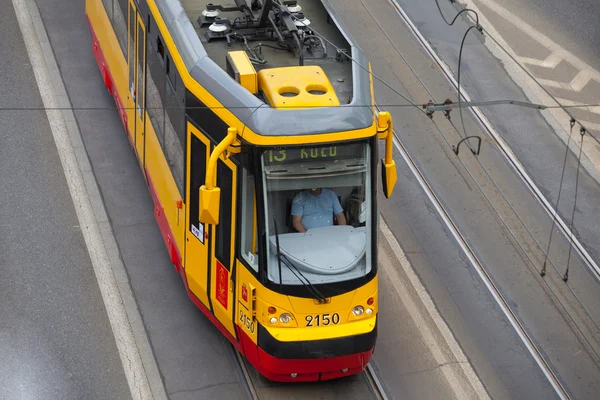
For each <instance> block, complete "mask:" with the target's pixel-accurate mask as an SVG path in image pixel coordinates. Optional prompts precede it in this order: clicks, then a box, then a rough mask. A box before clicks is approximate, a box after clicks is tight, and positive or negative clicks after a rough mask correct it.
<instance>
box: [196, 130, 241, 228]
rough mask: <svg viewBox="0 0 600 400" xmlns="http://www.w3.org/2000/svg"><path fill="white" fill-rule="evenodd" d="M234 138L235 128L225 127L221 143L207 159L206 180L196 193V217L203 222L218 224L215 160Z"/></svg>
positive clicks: (218, 198) (219, 201) (219, 200)
mask: <svg viewBox="0 0 600 400" xmlns="http://www.w3.org/2000/svg"><path fill="white" fill-rule="evenodd" d="M236 138H237V129H236V128H233V127H229V128H227V135H226V136H225V138H224V139H223V140H222V141H221V143H219V144H218V145H217V147H215V149H214V150H213V151H212V153H211V154H210V158H209V159H208V164H207V166H206V180H205V182H204V185H202V186H200V191H199V193H198V196H199V198H200V206H199V208H200V209H199V212H198V216H199V218H198V219H199V220H200V222H202V223H203V224H209V225H218V224H219V211H220V210H219V208H220V205H221V189H220V188H219V187H218V186H217V176H216V174H217V160H218V159H219V157H221V155H222V154H223V153H224V152H225V151H226V150H227V148H228V147H229V146H231V145H232V144H233V142H234V141H235V139H236Z"/></svg>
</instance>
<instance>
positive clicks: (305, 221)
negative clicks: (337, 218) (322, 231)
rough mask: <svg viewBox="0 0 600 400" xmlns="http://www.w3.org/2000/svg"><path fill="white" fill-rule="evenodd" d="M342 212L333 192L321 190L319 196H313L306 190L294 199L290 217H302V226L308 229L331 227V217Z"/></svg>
mask: <svg viewBox="0 0 600 400" xmlns="http://www.w3.org/2000/svg"><path fill="white" fill-rule="evenodd" d="M342 211H343V209H342V206H341V205H340V202H339V200H338V198H337V196H336V194H335V192H334V191H333V190H330V189H323V190H322V191H321V194H320V195H318V196H317V195H313V194H310V193H309V192H308V190H305V191H302V192H300V193H298V194H297V195H296V197H294V201H293V203H292V215H293V216H301V217H302V225H303V226H304V227H305V228H306V230H308V229H312V228H318V227H320V226H330V225H333V215H334V214H336V215H337V214H339V213H341V212H342Z"/></svg>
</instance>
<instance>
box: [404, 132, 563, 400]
mask: <svg viewBox="0 0 600 400" xmlns="http://www.w3.org/2000/svg"><path fill="white" fill-rule="evenodd" d="M394 144H395V146H396V148H397V149H398V151H399V152H400V154H401V155H402V158H403V159H404V161H405V162H406V164H407V165H408V167H409V168H410V170H411V172H412V173H413V175H414V176H415V177H416V178H417V181H418V182H419V184H420V185H421V187H422V188H423V190H424V191H425V193H426V194H427V197H428V198H429V200H430V201H431V202H432V204H433V206H434V207H435V209H436V211H437V212H438V214H439V215H440V217H441V218H442V219H443V220H444V223H445V224H446V226H447V227H448V229H449V230H450V232H452V235H453V236H454V238H455V239H456V241H457V243H458V245H459V246H460V247H461V249H462V251H463V252H464V253H465V255H466V256H467V258H468V259H469V261H470V263H471V265H472V266H473V268H474V269H475V270H476V271H477V273H478V275H479V277H480V278H481V280H482V281H483V283H484V284H485V285H486V287H487V288H488V290H489V292H490V293H491V295H492V297H493V298H494V300H496V303H497V304H498V305H499V306H500V308H501V309H502V311H503V312H504V315H505V316H506V317H507V318H508V320H509V322H510V323H511V325H512V326H513V328H514V329H515V331H516V332H517V334H518V335H519V337H520V338H521V341H522V342H523V344H524V345H525V347H527V350H528V351H529V353H530V354H531V355H532V356H533V358H534V359H535V361H536V363H537V364H538V366H539V367H540V369H541V370H542V372H543V373H544V375H545V376H546V378H547V379H548V381H549V382H550V384H551V385H552V387H553V388H554V390H555V391H556V393H557V394H558V396H559V397H560V398H561V399H570V398H571V397H570V396H569V394H568V392H567V390H566V389H565V387H564V386H563V384H562V382H561V381H560V379H559V378H558V376H557V375H556V374H555V373H554V371H552V369H551V367H550V364H549V363H548V362H547V361H546V359H545V358H544V356H543V354H542V353H541V352H540V350H539V349H538V348H537V346H536V344H535V342H534V341H533V339H532V338H531V336H530V335H529V333H527V330H526V329H525V327H524V326H523V324H522V323H521V322H520V321H519V318H518V317H517V315H516V314H515V313H514V312H513V311H512V310H511V308H510V306H509V305H508V302H507V301H506V300H505V299H504V297H503V296H502V294H501V292H500V290H499V289H498V287H497V286H496V284H495V283H494V282H493V280H492V278H491V277H490V276H489V274H488V273H487V272H486V271H485V269H484V267H483V264H482V263H481V262H480V261H479V259H478V258H477V256H476V255H475V253H474V252H473V250H472V249H471V247H470V246H469V244H468V243H467V241H466V239H465V238H464V236H463V235H462V234H461V233H460V231H459V230H458V226H457V225H456V224H455V223H454V221H453V220H452V218H451V217H450V215H449V213H448V212H447V211H446V209H445V208H444V206H443V205H442V203H441V201H440V200H439V198H438V196H437V195H436V194H435V193H434V191H433V189H432V187H431V186H430V185H429V183H428V182H427V180H426V179H425V176H424V175H423V173H422V172H421V170H420V169H419V167H417V165H416V163H415V162H414V160H413V159H412V157H411V156H410V155H409V154H408V151H407V149H406V148H405V147H404V145H403V144H402V142H401V141H400V138H399V136H398V134H397V133H396V132H394Z"/></svg>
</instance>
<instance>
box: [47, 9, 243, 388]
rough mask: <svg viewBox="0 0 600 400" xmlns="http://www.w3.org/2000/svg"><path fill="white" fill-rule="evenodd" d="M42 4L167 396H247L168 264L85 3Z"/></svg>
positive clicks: (222, 343)
mask: <svg viewBox="0 0 600 400" xmlns="http://www.w3.org/2000/svg"><path fill="white" fill-rule="evenodd" d="M37 5H38V7H39V9H40V14H41V16H42V20H43V22H44V25H45V26H46V30H47V32H48V36H49V39H50V42H51V45H52V48H53V50H54V54H55V56H56V59H57V62H58V64H59V69H60V72H61V74H62V77H63V80H64V82H65V87H66V89H67V92H68V94H69V97H70V101H71V104H73V107H74V108H75V109H76V110H75V116H76V119H77V123H78V125H79V129H80V131H81V134H82V137H83V141H84V144H85V146H86V150H87V152H88V156H89V158H90V162H91V164H92V168H93V171H94V174H95V176H96V180H97V182H98V185H99V187H100V190H101V194H102V197H103V200H104V202H105V207H106V209H107V212H108V216H109V219H110V221H111V224H112V228H113V231H114V233H115V236H116V239H117V244H118V246H119V250H120V252H121V256H122V258H123V262H124V264H125V266H126V269H127V273H128V275H129V279H130V283H131V286H132V289H133V292H134V295H135V299H136V302H137V305H138V307H139V310H140V313H141V316H142V319H143V322H144V325H145V328H146V332H147V334H148V337H149V339H150V343H151V347H152V350H153V351H154V356H155V358H156V360H157V362H158V364H159V370H160V373H161V377H162V379H163V381H164V384H165V387H166V390H167V394H168V395H169V397H170V398H171V399H174V400H182V399H204V398H205V399H213V398H217V397H218V398H223V399H241V398H245V394H244V393H243V391H242V389H241V386H240V384H239V380H238V376H237V372H236V370H235V367H234V365H233V363H232V360H231V359H230V357H229V355H228V349H227V346H228V345H227V343H226V341H225V340H224V339H223V338H222V337H221V334H220V333H219V332H218V330H217V329H216V328H215V327H214V326H213V325H212V324H211V323H210V321H208V319H206V318H205V317H204V316H203V314H202V313H201V312H200V311H199V310H198V309H197V308H196V306H195V305H194V304H193V303H192V302H191V300H190V299H189V298H188V297H187V294H186V292H185V287H184V285H183V282H182V280H181V278H180V276H179V275H178V274H177V273H176V271H175V268H174V267H173V266H172V264H170V262H169V257H168V254H167V252H166V250H165V244H164V242H163V240H162V237H161V235H160V231H159V229H158V225H157V224H156V221H155V219H154V216H153V204H152V200H151V198H150V194H149V192H148V189H147V187H146V186H145V181H144V178H143V175H142V172H141V170H140V168H139V166H138V163H137V161H136V159H135V155H134V153H133V151H132V149H131V147H130V145H129V142H128V140H127V138H126V134H125V130H124V128H123V125H122V124H121V121H120V119H119V118H118V114H117V112H116V110H115V104H114V101H113V100H112V98H111V97H110V95H109V94H108V92H107V90H106V88H105V87H104V84H103V82H102V79H101V75H100V72H99V70H98V66H97V64H96V62H95V59H94V57H93V54H92V52H91V36H90V32H89V28H88V25H87V20H86V18H85V3H84V2H80V1H73V0H61V1H54V0H52V1H50V0H40V1H37ZM77 107H84V108H85V107H99V108H107V109H106V110H93V111H91V110H77Z"/></svg>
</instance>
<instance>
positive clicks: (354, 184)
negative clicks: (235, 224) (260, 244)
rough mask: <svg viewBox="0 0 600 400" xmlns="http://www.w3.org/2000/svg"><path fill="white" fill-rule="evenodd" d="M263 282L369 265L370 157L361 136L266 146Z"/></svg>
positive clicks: (299, 280) (337, 274)
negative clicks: (346, 141) (321, 142)
mask: <svg viewBox="0 0 600 400" xmlns="http://www.w3.org/2000/svg"><path fill="white" fill-rule="evenodd" d="M261 166H262V173H263V182H264V185H263V190H264V196H265V199H266V200H267V201H266V202H265V205H264V206H265V215H266V218H267V221H266V224H265V225H266V228H267V255H268V256H267V265H268V278H269V280H270V281H271V282H274V283H276V284H282V285H308V286H311V285H315V284H325V283H333V282H341V281H347V280H351V279H356V278H360V277H363V276H365V275H366V274H368V273H369V272H370V271H371V245H372V244H371V230H372V217H371V212H372V211H371V210H372V206H371V201H372V199H371V174H370V169H371V164H370V149H369V144H368V143H366V142H361V143H349V144H333V145H326V146H311V147H287V148H278V149H270V150H266V151H264V152H263V154H262V160H261Z"/></svg>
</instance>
